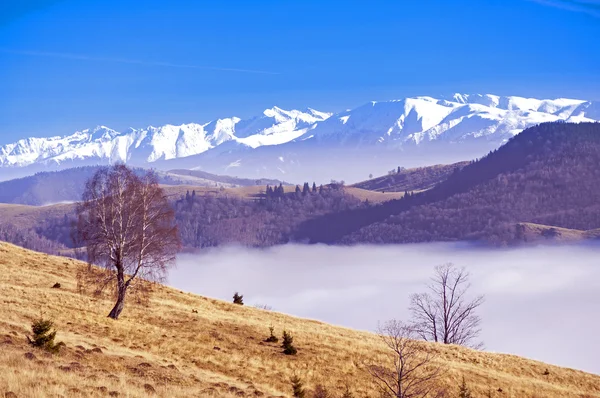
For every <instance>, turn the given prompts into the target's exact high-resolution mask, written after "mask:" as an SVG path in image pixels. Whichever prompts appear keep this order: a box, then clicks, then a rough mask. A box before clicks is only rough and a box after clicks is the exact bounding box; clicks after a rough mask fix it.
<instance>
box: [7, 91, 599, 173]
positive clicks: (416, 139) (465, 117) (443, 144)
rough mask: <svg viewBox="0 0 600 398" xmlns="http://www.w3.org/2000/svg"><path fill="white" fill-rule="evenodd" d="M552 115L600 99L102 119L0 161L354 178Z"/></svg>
mask: <svg viewBox="0 0 600 398" xmlns="http://www.w3.org/2000/svg"><path fill="white" fill-rule="evenodd" d="M558 120H564V121H569V122H584V121H596V120H600V104H599V103H595V102H590V101H584V100H575V99H563V98H559V99H554V100H540V99H532V98H522V97H512V96H508V97H500V96H496V95H490V94H486V95H466V94H455V95H454V96H452V97H448V98H444V97H441V98H432V97H415V98H405V99H403V100H397V101H386V102H369V103H367V104H365V105H363V106H360V107H358V108H355V109H352V110H348V111H344V112H341V113H338V114H336V115H333V116H332V115H331V114H329V113H324V112H318V111H315V110H313V109H307V110H305V111H298V110H292V111H286V110H283V109H280V108H277V107H274V108H271V109H267V110H265V111H264V112H263V114H262V115H260V116H257V117H254V118H251V119H247V120H241V119H239V118H236V117H233V118H226V119H218V120H216V121H212V122H209V123H205V124H195V123H190V124H183V125H180V126H174V125H166V126H162V127H147V128H142V129H129V130H127V131H124V132H117V131H115V130H112V129H110V128H108V127H104V126H100V127H96V128H94V129H86V130H82V131H79V132H76V133H74V134H72V135H69V136H65V137H53V138H27V139H23V140H20V141H18V142H16V143H13V144H8V145H5V146H4V147H0V170H1V176H2V177H1V178H3V179H7V178H10V177H14V176H15V175H17V174H21V175H24V174H27V173H29V174H31V173H32V172H35V171H40V170H44V169H46V168H65V167H73V166H81V165H89V164H98V163H108V162H116V161H124V162H128V163H131V164H134V165H138V166H147V165H148V164H152V165H153V167H157V168H160V169H163V170H168V169H181V168H187V169H191V168H195V169H201V170H204V171H208V172H211V173H216V174H235V175H238V176H240V177H247V178H252V179H255V178H259V177H264V176H267V177H277V178H282V176H283V177H284V178H285V179H286V180H288V181H293V180H297V181H307V180H311V181H312V180H318V181H319V182H327V180H324V179H323V177H322V174H323V173H322V171H323V170H324V169H325V170H330V174H337V175H330V176H326V177H325V178H335V179H345V180H354V181H355V180H362V179H364V178H365V177H366V175H368V174H369V173H374V174H383V173H384V172H385V171H386V170H387V169H388V168H389V167H391V166H392V165H397V164H399V163H400V164H401V165H402V166H404V167H416V166H423V165H426V164H427V163H429V164H431V163H452V162H456V161H459V160H463V159H469V158H474V157H479V156H481V155H483V154H485V153H486V152H488V151H489V150H492V149H495V148H497V147H498V146H499V145H501V144H502V143H504V142H506V141H507V140H508V139H509V138H511V137H513V136H514V135H516V134H518V133H519V132H520V131H522V130H523V129H525V128H527V127H531V126H533V125H536V124H539V123H543V122H552V121H558ZM424 158H425V159H427V160H426V161H424ZM232 170H235V172H232ZM319 178H320V179H319Z"/></svg>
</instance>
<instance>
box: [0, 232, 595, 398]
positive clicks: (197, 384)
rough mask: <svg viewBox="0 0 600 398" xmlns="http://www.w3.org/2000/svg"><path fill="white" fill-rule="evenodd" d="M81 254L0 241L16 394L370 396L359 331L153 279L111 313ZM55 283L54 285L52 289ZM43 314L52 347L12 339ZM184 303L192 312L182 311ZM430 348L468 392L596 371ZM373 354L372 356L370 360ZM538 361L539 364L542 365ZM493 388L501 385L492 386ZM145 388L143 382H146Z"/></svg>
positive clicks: (1, 327) (367, 344)
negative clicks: (299, 387)
mask: <svg viewBox="0 0 600 398" xmlns="http://www.w3.org/2000/svg"><path fill="white" fill-rule="evenodd" d="M86 266H87V265H86V264H84V263H81V262H77V261H74V260H71V259H66V258H61V257H52V256H47V255H43V254H40V253H35V252H31V251H27V250H24V249H21V248H18V247H15V246H12V245H8V244H5V243H1V242H0V297H2V298H3V300H4V304H5V305H2V306H0V347H1V349H0V394H6V393H8V392H9V391H10V392H12V393H14V394H16V396H17V397H34V396H35V397H39V396H56V395H62V396H69V397H104V396H107V395H111V394H112V396H116V395H115V393H114V392H117V393H118V394H119V396H129V397H146V396H149V395H151V394H156V395H157V396H170V397H189V396H208V397H211V396H215V397H216V396H218V397H261V396H262V397H277V396H290V395H291V388H290V382H289V379H290V377H291V376H292V375H293V374H297V375H299V376H300V377H301V378H302V379H303V380H304V382H305V383H306V387H307V388H308V389H313V388H314V387H315V385H316V384H317V383H322V384H323V385H324V386H325V387H327V388H328V389H329V390H330V391H331V392H333V393H335V394H337V395H340V394H341V392H342V391H343V390H344V388H345V386H346V385H348V386H349V387H350V389H351V391H352V392H353V393H354V395H355V396H359V397H363V396H376V394H377V393H376V390H374V386H373V384H372V383H371V381H370V379H369V376H368V375H367V373H366V372H365V371H363V370H361V369H360V368H359V367H357V364H359V363H361V362H362V361H373V360H378V361H382V360H385V359H386V358H387V357H386V355H387V354H386V351H385V350H384V348H383V347H382V344H381V343H380V342H379V340H378V339H377V338H376V337H375V336H374V335H372V334H370V333H367V332H360V331H354V330H350V329H345V328H341V327H336V326H332V325H328V324H325V323H321V322H318V321H313V320H307V319H300V318H295V317H292V316H288V315H285V314H281V313H277V312H272V311H265V310H260V309H257V308H249V307H245V306H238V305H234V304H231V303H226V302H223V301H219V300H213V299H208V298H205V297H200V296H195V295H192V294H188V293H184V292H181V291H178V290H175V289H172V288H168V287H165V286H162V285H154V286H153V287H152V294H151V296H150V299H149V301H147V302H145V301H143V300H142V301H139V302H136V299H135V297H134V296H131V297H130V299H129V301H128V303H127V305H126V307H125V310H124V312H123V315H122V317H121V319H120V320H119V321H113V320H111V319H108V318H107V317H106V313H107V311H108V310H109V309H110V307H111V303H112V300H111V297H109V295H107V296H96V297H94V296H93V295H91V294H88V293H86V292H85V290H83V291H78V288H77V286H78V284H77V280H76V277H75V275H76V273H77V270H79V269H81V268H82V267H86ZM57 282H59V283H60V284H61V288H60V289H52V288H51V287H52V285H54V284H55V283H57ZM40 309H41V310H42V311H43V312H44V314H45V316H46V317H50V318H52V319H53V320H54V321H55V325H56V328H57V331H58V334H57V340H58V341H63V342H65V343H66V347H65V348H64V349H63V350H62V353H61V354H60V355H57V356H50V355H44V354H43V353H41V352H39V351H37V350H34V349H32V348H31V347H30V346H29V345H28V344H27V342H26V339H25V338H24V336H25V335H27V334H28V333H29V332H30V325H31V322H32V320H33V319H35V318H37V317H38V316H39V314H40ZM194 311H196V312H194ZM271 325H272V326H273V327H274V328H275V330H276V333H277V334H280V333H281V331H282V330H283V328H285V329H286V330H288V331H289V332H291V333H292V334H293V336H294V344H295V345H296V346H297V348H298V355H297V356H295V357H288V356H286V355H283V354H281V349H280V348H279V345H278V344H267V343H264V342H262V340H263V339H264V338H266V337H267V336H268V334H269V330H268V328H269V326H271ZM423 344H424V345H425V346H426V347H428V349H430V350H433V351H435V352H437V353H439V361H440V362H439V363H441V364H443V365H444V366H446V367H447V369H448V371H447V373H446V374H445V376H444V382H445V383H447V384H448V385H449V386H450V387H451V388H452V391H455V390H456V388H457V386H458V384H459V381H460V380H461V378H462V377H463V376H464V377H465V378H466V380H468V383H469V386H470V388H471V389H472V391H473V394H474V396H484V394H485V393H486V392H487V391H488V389H492V391H493V392H492V394H493V397H501V396H513V397H526V398H533V397H539V396H543V397H545V398H558V397H561V398H580V397H584V396H585V397H590V398H596V397H600V376H597V375H592V374H588V373H584V372H580V371H576V370H572V369H565V368H560V367H556V366H552V365H547V364H544V363H541V362H536V361H531V360H527V359H524V358H520V357H517V356H513V355H502V354H493V353H486V352H479V351H473V350H470V349H466V348H462V347H457V346H442V345H436V344H431V343H423ZM376 358H377V359H376ZM546 370H548V373H549V374H548V375H544V373H545V371H546ZM498 389H502V391H503V392H502V393H500V392H498V391H497V390H498ZM152 391H155V393H152Z"/></svg>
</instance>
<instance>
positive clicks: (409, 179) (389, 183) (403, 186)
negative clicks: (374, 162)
mask: <svg viewBox="0 0 600 398" xmlns="http://www.w3.org/2000/svg"><path fill="white" fill-rule="evenodd" d="M468 164H469V162H458V163H453V164H437V165H434V166H427V167H416V168H412V169H399V170H397V171H395V172H392V173H390V174H387V175H385V176H381V177H376V178H372V179H370V180H366V181H362V182H359V183H356V184H354V185H353V186H354V187H356V188H362V189H368V190H371V191H377V192H405V191H424V190H427V189H430V188H433V187H434V186H435V185H436V184H438V183H440V182H442V181H444V180H445V179H446V178H448V177H449V176H451V175H452V173H454V172H456V171H457V170H460V169H462V168H463V167H465V166H466V165H468Z"/></svg>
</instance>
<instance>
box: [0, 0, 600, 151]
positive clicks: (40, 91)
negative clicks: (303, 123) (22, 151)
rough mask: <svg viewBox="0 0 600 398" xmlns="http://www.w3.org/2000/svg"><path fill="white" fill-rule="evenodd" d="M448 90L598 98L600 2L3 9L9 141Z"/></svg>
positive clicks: (1, 79) (3, 137)
mask: <svg viewBox="0 0 600 398" xmlns="http://www.w3.org/2000/svg"><path fill="white" fill-rule="evenodd" d="M454 92H479V93H496V94H501V95H522V96H539V97H575V98H584V99H596V100H598V99H600V1H595V0H578V1H575V0H562V1H559V0H556V1H554V0H485V1H484V0H452V1H449V0H439V1H438V0H419V1H409V0H402V1H400V0H393V1H392V0H390V1H377V0H371V1H343V2H341V1H340V2H336V1H312V0H305V1H283V0H279V1H266V0H265V1H259V0H256V1H249V0H244V1H227V0H221V1H179V0H171V1H153V0H145V1H131V0H119V1H112V0H102V1H98V0H85V1H83V0H80V1H74V0H63V1H49V0H45V1H44V0H37V1H31V0H29V1H28V0H2V1H0V144H5V143H8V142H11V141H13V140H15V139H17V138H21V137H26V136H33V135H35V136H48V135H58V134H60V135H62V134H67V133H71V132H73V131H74V130H76V129H83V128H86V127H91V126H95V125H98V124H103V125H107V126H110V127H113V128H116V129H119V130H121V129H125V128H127V127H128V126H133V127H141V126H146V125H149V124H154V125H158V124H164V123H184V122H205V121H209V120H211V119H214V118H217V117H226V116H234V115H236V116H240V117H248V116H252V115H255V114H259V113H260V112H262V110H263V109H265V108H267V107H271V106H273V105H277V106H280V107H283V108H291V107H295V108H304V107H309V106H310V107H313V108H316V109H319V110H326V111H327V110H330V111H340V110H343V109H346V108H351V107H354V106H357V105H360V104H362V103H364V102H366V101H369V100H387V99H394V98H402V97H405V96H411V95H432V96H435V95H439V94H451V93H454Z"/></svg>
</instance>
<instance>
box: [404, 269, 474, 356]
mask: <svg viewBox="0 0 600 398" xmlns="http://www.w3.org/2000/svg"><path fill="white" fill-rule="evenodd" d="M470 286H471V285H470V283H469V273H468V272H467V271H466V270H465V269H464V268H457V267H455V266H454V265H453V264H451V263H448V264H443V265H439V266H437V267H435V275H434V277H433V278H432V279H431V284H430V285H429V292H427V293H420V294H414V295H412V296H411V300H410V302H411V304H410V310H411V312H412V315H413V323H414V327H415V330H416V332H417V334H418V335H419V336H420V337H421V338H423V339H424V340H427V341H436V342H440V343H444V344H459V345H464V346H469V347H473V348H481V346H482V343H479V342H476V341H475V340H476V339H477V337H478V336H479V333H480V331H481V329H480V324H481V318H480V317H479V316H478V315H477V314H476V310H477V308H478V307H479V306H480V305H481V304H483V302H484V297H483V296H477V297H475V298H473V299H469V298H468V297H467V292H468V290H469V288H470Z"/></svg>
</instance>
